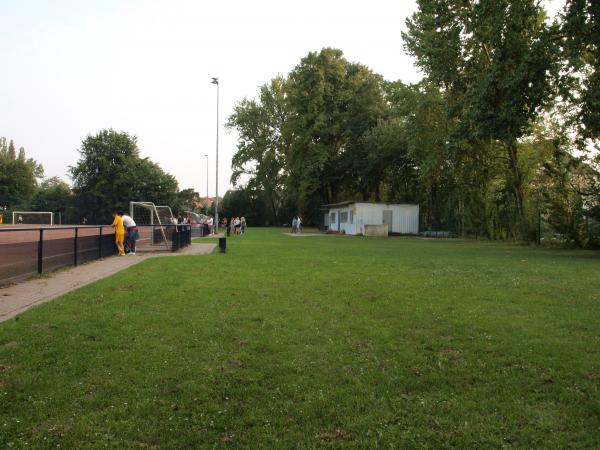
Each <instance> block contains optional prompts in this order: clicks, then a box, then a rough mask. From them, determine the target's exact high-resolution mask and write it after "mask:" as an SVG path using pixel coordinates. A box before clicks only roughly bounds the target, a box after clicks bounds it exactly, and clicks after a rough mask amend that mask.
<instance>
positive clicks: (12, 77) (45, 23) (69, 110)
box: [0, 0, 564, 196]
mask: <svg viewBox="0 0 600 450" xmlns="http://www.w3.org/2000/svg"><path fill="white" fill-rule="evenodd" d="M563 3H564V0H547V1H546V2H545V4H546V7H547V8H548V10H549V12H550V13H551V14H552V15H553V14H554V13H555V12H556V11H557V10H558V9H559V8H560V7H561V6H562V5H563ZM415 10H416V4H415V1H412V0H404V1H403V0H395V1H391V0H369V1H357V0H320V1H315V0H303V1H282V0H278V1H276V0H254V1H251V0H235V1H234V0H225V1H213V2H203V1H200V0H196V1H193V0H171V1H162V0H160V1H159V0H46V1H42V0H0V18H1V23H2V29H1V31H0V61H2V64H1V65H0V136H4V137H6V138H7V139H13V140H14V141H15V145H16V146H17V147H21V146H23V147H25V150H26V152H27V156H28V157H32V158H34V159H36V160H38V161H39V162H40V163H42V164H43V166H44V168H45V175H46V176H48V177H50V176H59V177H61V178H63V179H64V180H65V181H67V182H70V179H69V178H68V167H69V166H71V165H74V164H75V163H76V162H77V159H78V157H79V154H78V151H77V149H78V148H79V147H80V144H81V141H82V140H83V139H84V138H85V137H86V136H87V135H89V134H94V133H96V132H98V131H99V130H101V129H103V128H113V129H115V130H117V131H126V132H128V133H130V134H132V135H135V136H137V138H138V145H139V148H140V153H141V156H142V157H149V158H150V159H152V160H153V161H155V162H157V163H159V164H160V166H161V167H162V168H163V169H164V170H166V171H167V172H169V173H171V174H172V175H174V176H175V177H176V178H177V180H178V182H179V187H180V189H185V188H194V189H195V190H197V191H199V192H200V193H201V195H202V196H205V195H207V194H206V192H207V160H206V157H205V156H204V155H208V195H210V196H213V195H215V188H216V180H215V175H216V159H215V155H216V128H217V127H216V116H217V114H216V86H215V85H213V84H211V78H212V77H218V78H219V80H220V114H219V120H220V139H219V165H218V174H219V183H218V186H219V195H221V196H222V195H223V194H224V193H225V191H226V190H227V189H229V188H230V182H229V180H230V176H231V158H232V156H233V154H234V153H235V150H236V142H237V136H236V134H235V132H233V131H227V130H225V129H224V128H223V125H224V123H225V121H226V119H227V117H228V116H229V115H230V114H231V113H232V112H233V108H234V106H235V104H236V102H238V101H240V100H241V99H243V98H244V97H254V96H256V93H257V91H258V87H259V86H260V85H261V84H263V83H266V82H268V81H269V80H270V79H271V78H273V77H274V76H276V75H278V74H287V73H288V72H289V71H290V70H291V69H293V68H294V67H295V66H296V65H297V64H298V63H299V62H300V59H301V58H302V57H304V56H305V55H306V54H307V53H308V52H310V51H319V50H320V49H322V48H323V47H335V48H339V49H341V50H342V51H343V52H344V55H345V56H346V58H347V59H348V60H350V61H354V62H360V63H362V64H365V65H367V66H368V67H370V68H371V69H372V70H374V71H375V72H378V73H380V74H382V75H383V76H384V77H385V78H386V79H388V80H398V79H400V80H402V81H404V82H406V83H414V82H417V81H419V80H420V79H421V74H420V73H419V72H418V70H417V69H416V68H415V67H414V65H413V61H412V60H411V58H410V57H409V56H407V55H406V54H405V53H404V50H403V43H402V38H401V35H400V32H401V31H402V30H403V28H404V21H405V19H406V18H407V17H408V16H410V15H411V14H412V13H413V12H414V11H415Z"/></svg>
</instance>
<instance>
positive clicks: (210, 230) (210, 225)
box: [207, 216, 213, 235]
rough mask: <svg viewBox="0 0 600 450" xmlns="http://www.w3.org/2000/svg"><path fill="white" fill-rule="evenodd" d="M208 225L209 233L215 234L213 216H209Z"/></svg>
mask: <svg viewBox="0 0 600 450" xmlns="http://www.w3.org/2000/svg"><path fill="white" fill-rule="evenodd" d="M207 225H208V234H209V235H212V234H213V218H212V216H209V217H208V222H207Z"/></svg>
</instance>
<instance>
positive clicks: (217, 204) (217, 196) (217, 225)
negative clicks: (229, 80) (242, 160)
mask: <svg viewBox="0 0 600 450" xmlns="http://www.w3.org/2000/svg"><path fill="white" fill-rule="evenodd" d="M211 83H212V84H216V85H217V157H216V160H217V161H216V172H217V173H216V188H215V231H216V232H217V233H218V232H219V79H218V78H215V77H213V79H212V82H211Z"/></svg>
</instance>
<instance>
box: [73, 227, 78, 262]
mask: <svg viewBox="0 0 600 450" xmlns="http://www.w3.org/2000/svg"><path fill="white" fill-rule="evenodd" d="M78 236H79V228H77V227H75V240H74V242H73V265H74V266H76V265H77V250H78V249H77V238H78Z"/></svg>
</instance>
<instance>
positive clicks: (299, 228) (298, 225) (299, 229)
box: [296, 216, 302, 233]
mask: <svg viewBox="0 0 600 450" xmlns="http://www.w3.org/2000/svg"><path fill="white" fill-rule="evenodd" d="M296 231H297V232H298V233H302V219H301V218H300V216H298V217H296Z"/></svg>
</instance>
